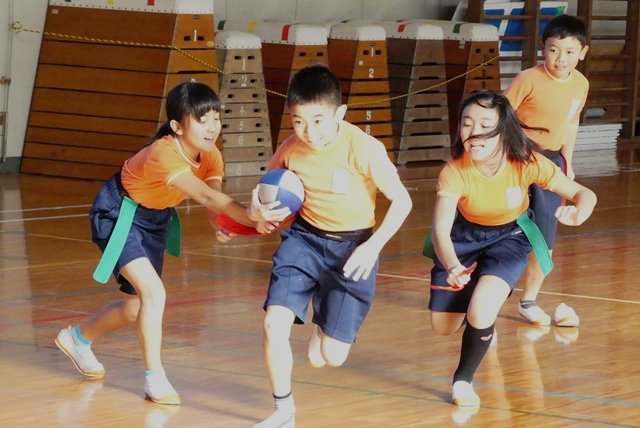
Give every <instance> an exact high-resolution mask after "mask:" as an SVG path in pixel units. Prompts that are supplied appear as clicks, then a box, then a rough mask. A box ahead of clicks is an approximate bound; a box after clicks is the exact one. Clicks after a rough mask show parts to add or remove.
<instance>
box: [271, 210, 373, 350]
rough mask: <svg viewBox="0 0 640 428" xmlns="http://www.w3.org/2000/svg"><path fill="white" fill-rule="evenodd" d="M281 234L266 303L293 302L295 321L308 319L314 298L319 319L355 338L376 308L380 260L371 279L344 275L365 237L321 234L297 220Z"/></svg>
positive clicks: (343, 337) (330, 330)
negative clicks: (376, 288) (354, 238)
mask: <svg viewBox="0 0 640 428" xmlns="http://www.w3.org/2000/svg"><path fill="white" fill-rule="evenodd" d="M280 236H281V238H282V242H281V243H280V246H279V247H278V249H277V251H276V253H275V254H274V255H273V269H272V271H271V279H270V282H269V292H268V295H267V299H266V301H265V304H264V307H265V308H266V307H267V306H271V305H278V306H284V307H286V308H289V309H291V311H293V313H294V314H295V315H296V320H295V322H296V323H297V324H303V323H304V320H305V319H306V315H307V309H308V307H309V301H310V300H311V299H313V322H314V323H315V324H318V325H319V326H320V327H321V328H322V331H323V332H324V333H325V334H327V335H328V336H330V337H332V338H334V339H336V340H339V341H341V342H345V343H353V342H354V341H355V339H356V335H357V333H358V330H360V327H361V326H362V323H363V322H364V319H365V317H366V315H367V313H368V312H369V309H370V308H371V303H372V301H373V296H374V294H375V287H376V274H377V272H378V261H376V263H375V265H374V267H373V269H372V271H371V273H370V275H369V278H368V279H360V280H359V281H353V280H352V279H350V278H346V277H345V276H344V274H343V267H344V264H345V263H346V262H347V260H348V259H349V256H350V255H351V254H352V253H353V251H354V250H355V249H356V247H357V246H358V245H360V244H361V243H362V242H363V241H362V240H361V241H352V240H341V241H338V240H334V239H329V238H326V237H322V236H318V235H317V234H315V233H312V232H311V231H309V230H308V229H306V228H304V227H303V226H302V225H301V224H300V223H299V222H298V221H297V220H296V221H294V222H293V224H292V225H291V228H290V229H289V230H286V229H285V230H282V231H281V232H280Z"/></svg>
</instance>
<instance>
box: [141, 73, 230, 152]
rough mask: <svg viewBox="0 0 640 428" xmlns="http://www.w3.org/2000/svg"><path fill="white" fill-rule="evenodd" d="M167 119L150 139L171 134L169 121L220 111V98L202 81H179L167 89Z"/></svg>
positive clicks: (199, 116) (153, 139) (178, 120)
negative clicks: (176, 84)
mask: <svg viewBox="0 0 640 428" xmlns="http://www.w3.org/2000/svg"><path fill="white" fill-rule="evenodd" d="M166 110H167V121H166V122H165V123H163V124H162V125H161V126H160V128H158V130H157V131H156V134H155V135H154V136H153V138H152V139H151V141H156V140H159V139H160V138H162V137H164V136H166V135H173V130H172V129H171V125H170V122H171V121H172V120H175V121H177V122H182V121H183V120H184V119H185V118H187V117H189V115H193V116H194V117H196V118H201V117H202V116H204V115H205V114H207V112H210V111H212V110H213V111H217V112H219V111H220V98H218V95H217V94H216V93H215V91H214V90H213V89H211V88H210V87H209V86H207V85H205V84H204V83H198V82H196V81H194V80H189V81H186V82H182V83H180V84H179V85H178V86H176V87H174V88H173V89H171V90H170V91H169V94H168V95H167V102H166Z"/></svg>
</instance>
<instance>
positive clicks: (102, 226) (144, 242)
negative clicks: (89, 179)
mask: <svg viewBox="0 0 640 428" xmlns="http://www.w3.org/2000/svg"><path fill="white" fill-rule="evenodd" d="M123 195H124V190H123V189H122V187H121V184H120V181H119V174H116V175H114V176H113V177H111V178H110V179H109V180H108V181H107V182H106V183H105V184H104V186H102V188H101V189H100V191H99V192H98V195H97V196H96V198H95V200H94V201H93V206H92V207H91V211H90V212H89V219H90V221H91V239H92V240H93V242H95V243H96V245H97V246H98V248H100V251H102V252H104V249H105V248H106V246H107V243H108V242H109V238H110V237H111V232H112V231H113V228H114V227H115V225H116V220H117V219H118V215H119V214H120V205H121V204H122V198H123ZM171 216H172V209H171V208H166V209H163V210H154V209H149V208H145V207H143V206H142V205H138V208H137V209H136V213H135V216H134V218H133V224H132V225H131V230H129V235H128V236H127V241H126V243H125V245H124V248H123V249H122V254H120V258H118V262H117V263H116V266H115V268H114V269H113V276H114V277H115V278H116V281H117V282H118V284H120V291H122V292H124V293H127V294H136V291H135V289H134V288H133V286H132V285H131V283H129V281H127V279H126V278H125V277H123V276H121V275H120V270H121V269H122V268H123V267H124V266H126V265H127V263H129V262H131V261H133V260H135V259H139V258H141V257H144V258H147V259H149V261H150V262H151V265H152V266H153V268H154V269H155V270H156V272H157V273H158V276H160V275H161V274H162V265H163V262H164V250H165V248H166V247H167V230H168V228H169V225H170V224H171V218H172V217H171Z"/></svg>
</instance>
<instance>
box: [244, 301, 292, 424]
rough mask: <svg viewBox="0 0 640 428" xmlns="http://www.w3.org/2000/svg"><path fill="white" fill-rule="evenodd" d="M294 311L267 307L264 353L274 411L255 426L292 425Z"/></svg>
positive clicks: (280, 307) (278, 307)
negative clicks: (290, 338)
mask: <svg viewBox="0 0 640 428" xmlns="http://www.w3.org/2000/svg"><path fill="white" fill-rule="evenodd" d="M294 319H295V315H294V313H293V312H292V311H291V310H290V309H287V308H285V307H283V306H269V307H267V313H266V315H265V318H264V334H263V344H262V345H263V352H264V358H265V362H266V365H267V374H268V376H269V383H270V384H271V392H272V393H273V399H274V412H273V413H272V414H271V416H269V417H268V418H267V419H265V420H264V421H262V422H260V423H258V424H255V425H254V428H271V427H284V428H293V427H295V411H296V407H295V403H294V401H293V395H292V393H291V372H292V371H293V352H292V350H291V344H290V343H289V336H290V335H291V326H292V325H293V321H294Z"/></svg>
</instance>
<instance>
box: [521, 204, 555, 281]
mask: <svg viewBox="0 0 640 428" xmlns="http://www.w3.org/2000/svg"><path fill="white" fill-rule="evenodd" d="M516 223H517V224H518V226H520V229H522V231H523V232H524V234H525V235H526V236H527V239H528V240H529V243H530V244H531V247H532V248H533V253H534V254H535V255H536V259H537V260H538V264H539V265H540V269H541V270H542V273H544V275H545V276H547V275H549V273H550V272H551V270H552V269H553V260H551V254H549V247H548V246H547V241H545V239H544V236H542V232H540V229H539V228H538V225H537V224H535V223H534V221H533V220H531V219H530V218H529V215H528V214H527V212H526V211H525V212H523V213H522V214H520V217H518V218H517V219H516Z"/></svg>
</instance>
